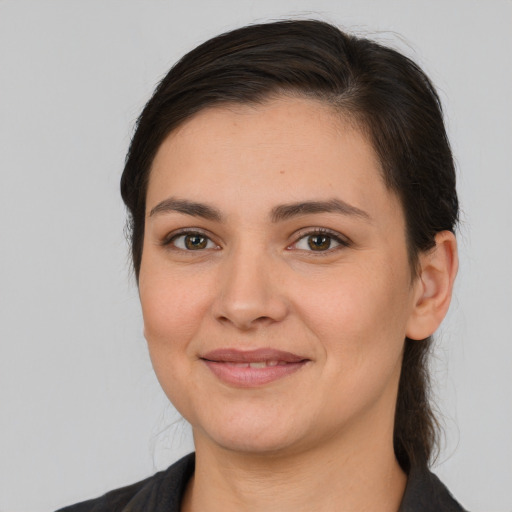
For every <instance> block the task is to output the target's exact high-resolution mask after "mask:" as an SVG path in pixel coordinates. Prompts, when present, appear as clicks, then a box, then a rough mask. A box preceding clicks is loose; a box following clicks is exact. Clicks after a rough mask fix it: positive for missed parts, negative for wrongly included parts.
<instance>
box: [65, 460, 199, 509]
mask: <svg viewBox="0 0 512 512" xmlns="http://www.w3.org/2000/svg"><path fill="white" fill-rule="evenodd" d="M194 466H195V457H194V454H193V453H191V454H189V455H187V456H186V457H183V458H182V459H180V460H179V461H178V462H176V463H175V464H173V465H172V466H170V467H169V468H168V469H166V470H165V471H160V472H159V473H156V474H155V475H153V476H152V477H149V478H146V479H145V480H141V481H140V482H137V483H134V484H131V485H128V486H126V487H122V488H120V489H115V490H113V491H110V492H108V493H106V494H105V495H103V496H101V497H99V498H96V499H92V500H88V501H83V502H81V503H76V504H75V505H70V506H68V507H64V508H62V509H59V510H58V511H57V512H128V511H129V512H138V511H142V510H144V511H145V512H160V511H163V510H165V511H166V512H173V511H177V512H178V511H179V506H180V503H181V499H182V496H183V492H184V491H185V488H186V485H187V482H188V480H189V479H190V477H191V476H192V473H193V472H194Z"/></svg>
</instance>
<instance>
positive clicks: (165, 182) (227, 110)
mask: <svg viewBox="0 0 512 512" xmlns="http://www.w3.org/2000/svg"><path fill="white" fill-rule="evenodd" d="M171 193H172V194H173V195H182V194H186V195H187V196H188V198H190V199H197V200H204V198H205V195H206V194H209V196H210V197H213V198H216V199H218V200H220V201H224V202H226V204H227V205H229V203H232V204H231V206H234V201H233V199H234V197H235V195H239V194H243V195H244V196H245V198H246V199H247V200H248V199H249V198H250V197H252V196H258V195H260V196H261V195H263V196H264V197H265V200H270V199H272V200H274V201H275V202H283V199H286V200H290V201H292V200H304V199H308V198H311V197H313V196H315V198H317V199H326V198H332V197H333V196H338V195H341V196H342V199H343V200H344V201H347V202H350V203H352V204H354V205H355V206H357V207H362V206H367V207H371V206H372V204H373V203H375V202H379V201H380V202H386V201H391V202H393V203H394V202H396V197H395V196H394V194H392V193H391V192H389V191H388V190H387V188H386V186H385V185H384V182H383V179H382V172H381V168H380V164H379V161H378V158H377V156H376V154H375V152H374V150H373V147H372V146H371V144H370V143H369V142H368V140H367V138H366V137H365V136H364V135H363V133H362V132H361V131H360V130H359V129H357V128H356V127H355V126H354V123H352V122H350V121H349V120H347V119H345V118H344V117H343V116H342V115H341V114H339V113H338V112H336V111H335V110H334V109H333V108H332V107H330V106H329V105H326V104H325V103H323V102H320V101H318V100H312V99H303V98H278V99H272V100H269V101H266V102H264V103H262V104H257V105H238V104H236V105H234V104H229V105H222V106H217V107H213V108H207V109H204V110H202V111H200V112H199V113H198V114H196V115H195V116H193V117H192V118H190V119H189V120H187V121H186V122H185V123H183V124H182V125H181V126H180V127H179V128H177V129H176V130H175V131H173V132H172V133H171V134H170V135H169V136H168V137H167V138H166V139H165V140H164V142H163V143H162V145H161V146H160V148H159V150H158V152H157V154H156V156H155V159H154V162H153V166H152V170H151V174H150V180H149V188H148V197H147V207H148V208H150V207H151V204H153V205H154V204H155V203H156V202H158V201H160V200H162V199H164V198H165V197H164V196H165V195H166V194H167V195H169V194H171ZM190 196H196V197H190ZM304 196H309V197H304Z"/></svg>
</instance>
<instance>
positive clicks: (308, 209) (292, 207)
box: [271, 199, 371, 222]
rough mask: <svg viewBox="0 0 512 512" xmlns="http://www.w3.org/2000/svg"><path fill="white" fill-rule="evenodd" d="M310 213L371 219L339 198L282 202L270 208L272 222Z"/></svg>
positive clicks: (362, 211)
mask: <svg viewBox="0 0 512 512" xmlns="http://www.w3.org/2000/svg"><path fill="white" fill-rule="evenodd" d="M312 213H341V214H342V215H349V216H355V217H360V218H362V219H365V220H368V221H370V220H371V217H370V216H369V215H368V213H366V212H365V211H364V210H361V209H359V208H357V207H355V206H352V205H351V204H348V203H346V202H345V201H342V200H341V199H330V200H329V201H306V202H299V203H290V204H284V205H281V206H276V207H275V208H273V209H272V214H271V217H272V222H281V221H284V220H287V219H290V218H291V217H298V216H300V215H309V214H312Z"/></svg>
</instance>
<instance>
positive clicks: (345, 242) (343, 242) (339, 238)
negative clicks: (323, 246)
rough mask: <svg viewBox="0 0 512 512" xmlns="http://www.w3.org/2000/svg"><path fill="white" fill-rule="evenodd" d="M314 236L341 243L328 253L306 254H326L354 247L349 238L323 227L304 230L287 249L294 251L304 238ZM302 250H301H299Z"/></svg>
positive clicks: (296, 235)
mask: <svg viewBox="0 0 512 512" xmlns="http://www.w3.org/2000/svg"><path fill="white" fill-rule="evenodd" d="M314 235H326V236H329V237H331V238H332V239H333V240H335V241H336V242H337V243H339V244H340V245H339V246H336V247H333V248H332V249H327V250H326V251H305V252H311V253H313V254H326V253H329V252H332V251H335V250H336V249H338V248H339V247H341V248H345V247H350V246H351V245H352V240H350V238H348V237H347V236H345V235H342V234H341V233H339V232H338V231H334V230H332V229H328V228H321V227H309V228H303V229H301V230H299V231H298V232H297V233H295V235H294V240H295V241H294V242H293V243H291V244H289V245H288V246H287V249H292V248H293V246H294V245H296V244H297V243H298V242H299V241H300V240H302V239H303V238H306V237H308V236H314ZM299 250H301V249H299Z"/></svg>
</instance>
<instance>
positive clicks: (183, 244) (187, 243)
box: [169, 233, 217, 251]
mask: <svg viewBox="0 0 512 512" xmlns="http://www.w3.org/2000/svg"><path fill="white" fill-rule="evenodd" d="M169 243H170V244H172V245H174V247H176V248H177V249H181V250H183V251H201V250H203V249H215V248H217V245H216V244H214V243H213V242H212V241H211V240H210V239H209V238H208V237H207V236H205V235H203V234H202V233H183V234H181V235H177V236H175V237H174V238H172V240H171V241H170V242H169Z"/></svg>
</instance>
